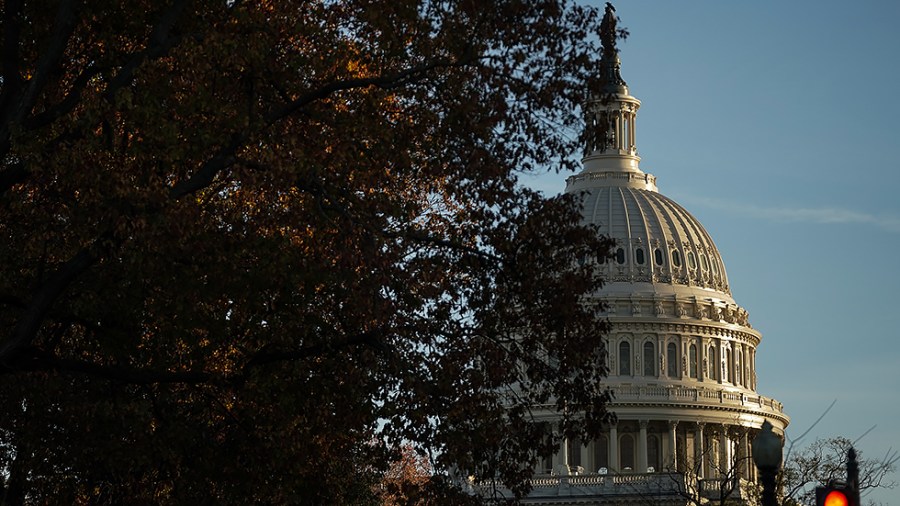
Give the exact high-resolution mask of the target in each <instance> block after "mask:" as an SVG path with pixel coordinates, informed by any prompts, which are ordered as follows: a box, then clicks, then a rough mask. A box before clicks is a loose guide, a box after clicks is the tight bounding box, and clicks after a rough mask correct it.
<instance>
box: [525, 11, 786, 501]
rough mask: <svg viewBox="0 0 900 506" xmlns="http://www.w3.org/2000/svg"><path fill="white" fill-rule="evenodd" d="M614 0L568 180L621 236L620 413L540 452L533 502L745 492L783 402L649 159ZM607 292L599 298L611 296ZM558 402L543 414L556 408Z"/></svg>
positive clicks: (715, 260)
mask: <svg viewBox="0 0 900 506" xmlns="http://www.w3.org/2000/svg"><path fill="white" fill-rule="evenodd" d="M610 11H611V8H610V7H608V8H607V13H606V16H605V17H604V26H603V27H602V29H601V32H602V35H601V36H602V38H603V55H602V61H601V66H600V72H602V74H601V76H600V77H601V80H600V81H601V89H599V90H592V96H591V98H590V99H589V100H588V102H587V104H586V106H585V112H586V122H587V124H586V128H587V134H588V135H586V138H587V139H588V141H587V145H586V149H585V156H584V158H583V160H582V163H583V170H582V171H581V173H579V174H577V175H574V176H572V177H569V178H568V179H567V181H566V190H565V191H566V192H567V193H572V194H577V195H579V196H580V198H581V199H582V202H583V206H584V207H583V214H584V220H585V221H586V222H589V223H593V224H596V225H597V226H598V227H599V229H600V231H601V232H602V233H603V234H605V235H608V236H609V237H611V238H612V239H614V240H615V243H616V246H615V247H614V250H613V257H612V258H610V259H606V260H605V261H604V262H603V264H602V265H601V266H600V267H601V273H602V276H603V278H604V279H605V280H606V284H605V286H604V288H603V289H602V290H601V292H600V293H598V294H596V295H595V297H594V298H593V300H590V301H588V302H589V303H593V304H594V305H595V306H597V307H598V308H599V309H598V310H599V311H602V314H603V315H604V316H606V317H608V318H609V321H610V323H611V331H610V334H609V335H608V338H607V339H608V342H607V350H608V352H609V353H608V358H607V360H608V364H607V365H608V366H609V371H610V375H609V378H608V384H609V386H610V388H611V390H612V391H613V392H614V394H615V398H614V401H613V402H612V403H611V404H610V405H609V409H610V411H612V412H613V413H615V414H616V417H617V419H618V422H617V423H616V424H615V425H611V426H609V427H608V430H607V431H606V432H607V433H606V434H605V435H604V436H603V437H601V438H600V439H599V440H596V441H567V442H566V443H564V444H563V445H562V447H561V448H560V450H559V452H558V453H557V454H556V455H554V456H553V457H552V459H547V460H546V461H544V462H542V463H540V464H539V465H538V468H537V469H536V471H537V475H536V477H535V479H533V480H532V485H533V487H534V489H533V491H532V494H531V495H530V496H529V498H528V499H526V502H530V503H553V504H598V505H599V504H673V505H674V504H688V503H690V504H703V503H706V502H716V503H718V502H719V501H720V500H721V499H722V497H723V496H727V497H728V498H729V500H733V501H735V502H736V503H738V504H741V503H745V502H746V500H747V497H748V495H749V494H748V490H749V489H750V488H752V487H750V486H748V485H752V484H754V483H756V482H757V481H758V478H759V477H758V476H757V470H756V468H755V466H754V465H753V463H752V460H751V458H750V442H751V441H752V440H753V438H754V437H755V435H756V434H757V433H758V432H759V430H760V428H761V426H762V424H763V422H764V421H766V420H767V421H769V422H770V423H771V424H772V425H773V428H774V432H775V433H776V434H778V435H783V433H784V428H785V427H786V426H787V425H788V423H789V418H788V417H787V416H786V415H785V414H784V411H783V408H782V405H781V403H779V402H778V401H776V400H774V399H771V398H768V397H764V396H762V395H760V394H759V393H757V391H756V350H757V347H758V346H759V344H760V341H761V337H762V336H761V335H760V333H759V332H758V331H756V330H755V329H754V328H753V327H752V326H751V325H750V322H749V319H748V313H747V311H746V310H745V309H744V308H742V307H741V306H740V305H738V303H737V302H736V301H735V300H734V298H733V297H732V293H731V286H730V284H729V282H728V276H727V274H726V270H725V263H724V261H723V260H722V256H721V254H720V253H719V250H718V249H717V248H716V245H715V243H714V242H713V240H712V237H711V236H710V235H709V233H708V232H707V231H706V229H704V228H703V225H701V224H700V222H699V221H698V220H697V219H696V218H695V217H694V216H692V215H691V214H690V213H689V212H688V211H687V210H685V209H684V208H683V207H681V206H680V205H678V203H676V202H675V201H673V200H672V199H670V198H668V197H666V196H664V195H663V194H661V193H660V192H659V191H658V189H657V183H656V177H654V176H653V175H651V174H649V173H647V172H644V171H643V170H641V168H640V157H639V156H638V151H637V143H636V133H637V129H636V119H637V112H638V109H639V108H640V106H641V102H640V101H639V100H638V99H637V98H635V97H633V96H632V95H631V94H630V92H629V90H628V86H627V85H626V83H625V81H624V80H623V79H622V77H621V75H620V59H619V56H618V51H617V49H616V47H615V35H614V34H615V17H614V15H612V13H611V12H610ZM601 302H602V303H605V304H602V303H601ZM553 416H554V414H553V413H549V412H548V413H545V417H547V418H548V419H552V417H553Z"/></svg>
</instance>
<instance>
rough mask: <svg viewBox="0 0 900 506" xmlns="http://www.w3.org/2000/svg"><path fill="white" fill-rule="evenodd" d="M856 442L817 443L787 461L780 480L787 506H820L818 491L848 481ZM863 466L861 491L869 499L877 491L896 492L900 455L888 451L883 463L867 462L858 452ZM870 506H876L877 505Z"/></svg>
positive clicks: (791, 456)
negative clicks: (868, 494)
mask: <svg viewBox="0 0 900 506" xmlns="http://www.w3.org/2000/svg"><path fill="white" fill-rule="evenodd" d="M852 446H853V442H852V441H850V440H849V439H847V438H845V437H833V438H827V439H816V440H815V441H814V442H812V443H811V444H809V446H806V447H804V448H803V449H801V450H799V451H797V452H790V453H789V454H788V456H787V458H786V459H785V464H784V470H783V471H782V473H781V476H780V480H781V486H782V487H783V493H784V498H785V499H784V501H785V502H784V503H785V504H786V505H791V506H812V505H815V504H816V487H818V486H827V485H828V484H829V483H831V482H833V481H842V482H845V481H846V480H847V451H848V450H849V449H850V448H851V447H852ZM857 460H858V462H859V490H860V494H861V495H863V497H865V494H866V492H867V491H871V490H872V489H875V488H893V487H894V485H895V483H894V482H893V481H892V480H891V479H890V476H891V475H892V474H893V473H894V472H895V471H896V469H897V467H896V465H897V461H898V460H900V455H898V454H897V452H896V451H893V450H888V451H887V453H885V455H884V457H882V458H880V459H866V458H863V456H862V453H861V452H859V451H858V450H857ZM868 504H872V505H874V504H875V503H874V502H869V503H868Z"/></svg>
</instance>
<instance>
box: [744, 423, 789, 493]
mask: <svg viewBox="0 0 900 506" xmlns="http://www.w3.org/2000/svg"><path fill="white" fill-rule="evenodd" d="M750 446H751V448H750V449H751V451H752V453H753V462H754V463H755V464H756V467H757V468H758V469H759V475H760V478H762V486H763V493H762V506H778V503H777V502H776V501H775V477H776V476H777V475H778V469H779V468H780V467H781V447H782V443H781V438H780V437H778V436H776V435H775V434H774V433H773V432H772V424H771V423H769V421H768V420H766V421H765V422H763V424H762V430H761V431H759V434H757V435H756V437H755V438H753V442H752V443H751V444H750Z"/></svg>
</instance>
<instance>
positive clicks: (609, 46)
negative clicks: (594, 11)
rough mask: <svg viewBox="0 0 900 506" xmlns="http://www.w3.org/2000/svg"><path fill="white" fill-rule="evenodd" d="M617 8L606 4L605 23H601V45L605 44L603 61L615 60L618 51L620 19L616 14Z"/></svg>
mask: <svg viewBox="0 0 900 506" xmlns="http://www.w3.org/2000/svg"><path fill="white" fill-rule="evenodd" d="M615 12H616V8H615V7H613V4H611V3H609V2H606V12H605V13H604V14H603V21H601V22H600V43H601V44H603V59H604V60H607V59H614V58H615V57H616V54H618V51H617V50H616V22H617V21H618V19H619V18H618V17H617V16H616V14H615Z"/></svg>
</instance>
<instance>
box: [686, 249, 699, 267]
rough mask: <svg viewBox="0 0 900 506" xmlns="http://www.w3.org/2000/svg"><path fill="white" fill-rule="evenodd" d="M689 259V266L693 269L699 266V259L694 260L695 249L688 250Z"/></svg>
mask: <svg viewBox="0 0 900 506" xmlns="http://www.w3.org/2000/svg"><path fill="white" fill-rule="evenodd" d="M687 261H688V267H690V268H691V269H696V268H697V261H696V260H694V252H693V251H688V253H687Z"/></svg>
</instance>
